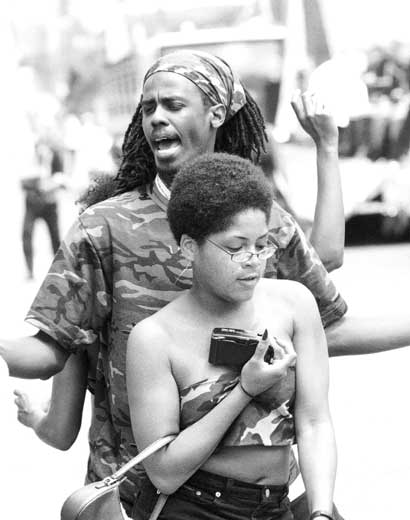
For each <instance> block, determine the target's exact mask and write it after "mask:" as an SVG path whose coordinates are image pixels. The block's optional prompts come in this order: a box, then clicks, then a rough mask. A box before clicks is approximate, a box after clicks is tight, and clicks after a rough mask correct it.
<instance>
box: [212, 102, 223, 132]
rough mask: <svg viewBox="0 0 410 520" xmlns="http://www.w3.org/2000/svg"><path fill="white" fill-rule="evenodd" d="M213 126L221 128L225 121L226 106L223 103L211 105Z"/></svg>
mask: <svg viewBox="0 0 410 520" xmlns="http://www.w3.org/2000/svg"><path fill="white" fill-rule="evenodd" d="M210 113H211V126H212V128H219V127H220V126H222V125H223V124H224V123H225V118H226V108H225V107H224V105H222V104H221V103H220V104H219V105H214V106H212V107H211V112H210Z"/></svg>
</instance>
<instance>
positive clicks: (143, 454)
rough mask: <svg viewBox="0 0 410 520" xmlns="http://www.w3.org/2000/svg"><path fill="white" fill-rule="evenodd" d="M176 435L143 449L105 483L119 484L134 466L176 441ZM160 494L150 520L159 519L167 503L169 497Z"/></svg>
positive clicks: (158, 440) (105, 480) (159, 440)
mask: <svg viewBox="0 0 410 520" xmlns="http://www.w3.org/2000/svg"><path fill="white" fill-rule="evenodd" d="M175 437H176V435H167V436H166V437H162V438H161V439H157V440H156V441H154V442H153V443H152V444H150V445H149V446H147V447H146V448H145V449H143V450H142V451H141V452H140V453H138V455H137V456H136V457H134V458H132V459H131V460H129V461H128V462H127V463H126V464H124V466H121V468H120V469H118V470H117V471H116V472H115V473H113V474H112V475H111V476H109V477H106V478H105V479H104V480H103V482H104V483H105V484H108V485H113V484H116V483H117V482H119V481H121V480H122V479H123V478H124V477H125V474H126V473H127V472H128V471H129V470H130V469H131V468H133V467H134V466H136V465H137V464H139V463H140V462H142V461H143V460H144V459H146V458H147V457H149V456H150V455H152V454H153V453H155V452H156V451H158V450H160V449H161V448H163V447H164V446H166V445H167V444H169V443H170V442H171V441H173V440H174V439H175ZM157 493H158V500H157V502H156V504H155V506H154V509H153V510H152V513H151V515H150V517H149V520H157V518H158V517H159V514H160V513H161V511H162V509H163V507H164V505H165V502H166V501H167V498H168V495H164V493H160V492H159V491H157Z"/></svg>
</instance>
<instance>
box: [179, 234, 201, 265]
mask: <svg viewBox="0 0 410 520" xmlns="http://www.w3.org/2000/svg"><path fill="white" fill-rule="evenodd" d="M179 247H180V249H181V253H182V255H183V256H184V257H185V258H186V259H187V260H189V261H190V262H192V261H193V260H194V257H195V253H196V250H197V247H198V246H197V243H196V240H194V239H193V238H191V237H190V236H189V235H186V234H185V233H184V234H183V235H182V236H181V240H180V241H179Z"/></svg>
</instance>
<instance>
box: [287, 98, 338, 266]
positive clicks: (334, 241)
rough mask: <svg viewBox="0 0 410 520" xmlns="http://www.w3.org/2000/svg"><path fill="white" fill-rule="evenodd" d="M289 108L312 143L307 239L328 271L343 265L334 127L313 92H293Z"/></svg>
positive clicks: (330, 118)
mask: <svg viewBox="0 0 410 520" xmlns="http://www.w3.org/2000/svg"><path fill="white" fill-rule="evenodd" d="M292 107H293V110H294V111H295V114H296V117H297V118H298V120H299V123H300V124H301V126H302V128H303V129H304V130H305V131H306V133H307V134H308V135H310V137H311V138H312V140H313V142H314V143H315V145H316V166H317V195H316V205H315V214H314V219H313V225H312V232H311V235H310V242H311V244H312V246H313V247H314V248H315V250H316V252H317V254H318V255H319V258H320V259H321V261H322V263H323V264H324V266H325V267H326V269H327V270H328V271H329V272H330V271H333V270H334V269H337V268H339V267H341V265H342V264H343V254H344V241H345V215H344V207H343V193H342V185H341V179H340V171H339V157H338V141H339V133H338V128H337V126H336V123H335V121H334V119H333V118H332V117H331V116H330V114H329V113H327V111H326V107H325V106H324V105H323V103H322V102H321V100H320V99H319V98H318V96H317V95H312V94H309V93H307V92H306V93H304V94H303V95H300V92H297V93H296V94H295V96H294V97H293V99H292Z"/></svg>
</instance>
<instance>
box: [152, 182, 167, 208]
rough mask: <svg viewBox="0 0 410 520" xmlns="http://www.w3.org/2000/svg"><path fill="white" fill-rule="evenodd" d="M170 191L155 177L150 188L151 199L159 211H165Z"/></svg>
mask: <svg viewBox="0 0 410 520" xmlns="http://www.w3.org/2000/svg"><path fill="white" fill-rule="evenodd" d="M170 196H171V191H170V189H169V188H167V187H166V185H165V184H164V182H163V181H162V180H161V179H160V177H159V175H157V176H156V177H155V179H154V184H153V186H152V192H151V198H152V200H153V201H154V202H155V204H157V205H158V206H159V207H160V208H161V209H163V210H164V211H166V209H167V206H168V202H169V198H170Z"/></svg>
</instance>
